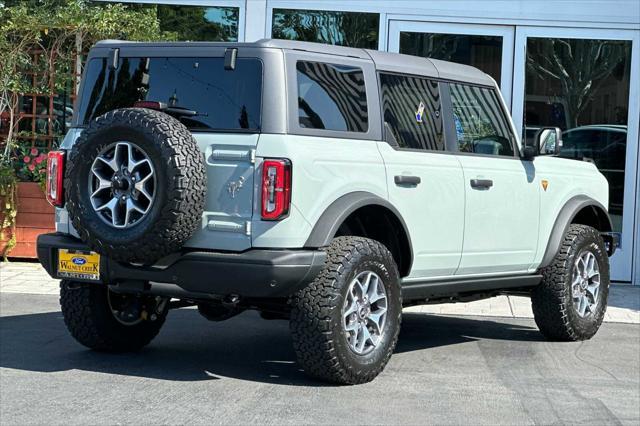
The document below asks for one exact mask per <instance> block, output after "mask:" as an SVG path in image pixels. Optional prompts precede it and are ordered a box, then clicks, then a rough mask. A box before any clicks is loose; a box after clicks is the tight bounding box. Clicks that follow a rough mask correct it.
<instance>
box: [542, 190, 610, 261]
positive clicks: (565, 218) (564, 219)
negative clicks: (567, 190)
mask: <svg viewBox="0 0 640 426" xmlns="http://www.w3.org/2000/svg"><path fill="white" fill-rule="evenodd" d="M589 206H592V207H594V208H596V209H598V210H600V211H601V212H603V213H604V217H606V219H607V222H606V225H607V226H608V229H600V230H599V231H600V232H610V231H611V230H612V229H613V225H612V224H611V218H610V217H609V214H608V213H607V209H606V208H605V207H604V206H603V205H602V204H600V203H599V202H598V201H596V200H594V199H593V198H590V197H588V196H586V195H577V196H575V197H573V198H570V199H569V200H568V201H567V202H566V203H565V204H564V206H562V208H561V209H560V212H559V213H558V217H556V221H555V223H554V224H553V228H551V235H549V240H548V242H547V248H546V250H545V252H544V256H543V257H542V262H540V268H544V267H545V266H549V265H550V264H551V262H552V261H553V258H554V257H555V256H556V254H558V250H560V245H561V244H562V239H563V238H564V235H565V234H566V233H567V230H568V229H569V225H571V223H572V222H573V219H574V218H575V217H576V215H577V214H578V212H579V211H580V210H582V209H583V208H585V207H589Z"/></svg>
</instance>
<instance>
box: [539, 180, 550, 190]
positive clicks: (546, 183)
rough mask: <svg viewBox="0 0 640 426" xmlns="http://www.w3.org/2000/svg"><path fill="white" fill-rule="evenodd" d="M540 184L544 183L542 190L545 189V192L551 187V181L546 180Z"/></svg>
mask: <svg viewBox="0 0 640 426" xmlns="http://www.w3.org/2000/svg"><path fill="white" fill-rule="evenodd" d="M540 183H542V189H544V190H545V191H546V190H547V187H548V186H549V181H548V180H546V179H542V180H541V181H540Z"/></svg>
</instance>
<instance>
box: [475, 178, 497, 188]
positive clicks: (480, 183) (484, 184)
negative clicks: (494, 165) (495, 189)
mask: <svg viewBox="0 0 640 426" xmlns="http://www.w3.org/2000/svg"><path fill="white" fill-rule="evenodd" d="M470 183H471V187H472V188H477V189H489V188H491V187H492V186H493V181H492V180H491V179H471V182H470Z"/></svg>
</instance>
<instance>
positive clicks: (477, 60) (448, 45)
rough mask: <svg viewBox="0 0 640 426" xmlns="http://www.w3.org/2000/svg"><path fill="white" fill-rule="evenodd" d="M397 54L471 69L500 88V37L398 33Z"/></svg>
mask: <svg viewBox="0 0 640 426" xmlns="http://www.w3.org/2000/svg"><path fill="white" fill-rule="evenodd" d="M400 53H404V54H408V55H414V56H422V57H425V58H433V59H440V60H443V61H450V62H456V63H458V64H465V65H471V66H474V67H476V68H479V69H481V70H482V71H484V72H486V73H487V74H489V75H490V76H491V77H493V79H494V80H496V82H497V83H498V85H500V77H501V76H500V71H501V68H502V37H500V36H493V35H469V34H432V33H421V32H420V33H417V32H404V31H402V32H400Z"/></svg>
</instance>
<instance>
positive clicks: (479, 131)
mask: <svg viewBox="0 0 640 426" xmlns="http://www.w3.org/2000/svg"><path fill="white" fill-rule="evenodd" d="M449 87H450V88H451V103H452V107H453V120H454V123H455V129H456V139H457V140H458V150H459V151H460V152H472V153H475V154H485V155H499V156H509V157H513V156H514V149H513V142H514V137H513V133H512V132H511V128H510V127H509V123H508V121H507V119H506V117H505V114H504V112H503V110H502V106H501V104H500V102H499V101H498V97H497V96H496V93H495V91H494V90H493V89H489V88H483V87H476V86H468V85H465V84H457V83H451V84H450V85H449Z"/></svg>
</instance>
